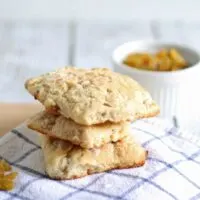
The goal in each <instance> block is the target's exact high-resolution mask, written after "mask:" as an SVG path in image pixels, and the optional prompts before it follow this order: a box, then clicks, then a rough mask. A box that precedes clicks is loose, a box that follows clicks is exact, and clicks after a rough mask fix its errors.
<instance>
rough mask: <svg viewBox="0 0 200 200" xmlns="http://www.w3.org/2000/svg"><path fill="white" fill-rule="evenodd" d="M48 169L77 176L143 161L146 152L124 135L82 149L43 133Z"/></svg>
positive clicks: (52, 173)
mask: <svg viewBox="0 0 200 200" xmlns="http://www.w3.org/2000/svg"><path fill="white" fill-rule="evenodd" d="M40 137H41V144H42V149H43V154H44V161H45V168H46V173H47V174H48V176H49V177H51V178H53V179H59V180H64V179H75V178H80V177H84V176H87V175H89V174H94V173H99V172H104V171H107V170H111V169H123V168H131V167H139V166H142V165H144V163H145V160H146V157H147V152H146V151H145V149H144V148H143V147H141V146H140V145H138V144H137V143H135V142H134V141H133V139H131V138H130V137H129V138H124V139H123V140H121V141H118V142H116V143H108V144H105V145H103V146H102V147H100V148H94V149H83V148H81V147H79V146H75V145H72V144H71V143H69V142H66V141H62V140H58V139H52V138H51V137H48V136H44V135H41V136H40Z"/></svg>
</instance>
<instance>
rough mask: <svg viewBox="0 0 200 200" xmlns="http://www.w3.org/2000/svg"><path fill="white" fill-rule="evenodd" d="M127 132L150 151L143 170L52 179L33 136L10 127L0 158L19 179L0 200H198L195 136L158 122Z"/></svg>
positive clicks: (0, 142) (199, 148) (199, 163)
mask: <svg viewBox="0 0 200 200" xmlns="http://www.w3.org/2000/svg"><path fill="white" fill-rule="evenodd" d="M132 132H133V133H134V136H135V137H136V139H137V140H138V141H139V142H140V143H141V144H142V145H143V146H144V147H145V148H146V149H147V150H148V152H149V155H148V160H147V162H146V164H145V165H144V166H143V167H140V168H135V169H122V170H113V171H109V172H106V173H100V174H96V175H91V176H88V177H85V178H81V179H76V180H70V181H55V180H51V179H49V178H47V176H46V175H45V172H44V166H43V157H42V153H41V148H40V146H39V145H38V141H37V134H35V133H33V132H32V131H31V130H29V129H28V128H26V126H25V124H23V125H21V126H19V127H18V128H16V129H13V130H12V131H11V132H10V133H8V134H6V135H5V136H4V137H2V138H0V158H1V159H5V160H6V161H8V162H9V163H10V164H11V165H12V166H13V168H14V170H15V171H18V172H19V175H18V177H17V179H16V186H15V189H14V190H12V191H9V192H6V191H0V200H15V199H16V200H65V199H71V200H73V199H76V200H79V199H80V200H86V199H89V200H90V199H94V200H104V199H127V200H129V199H133V200H165V199H166V200H171V199H180V200H197V199H200V144H199V142H198V137H196V140H195V141H194V140H193V141H191V140H189V139H188V138H192V137H191V135H189V134H190V133H189V132H188V133H187V134H183V132H182V131H180V129H177V128H175V127H173V125H172V124H171V123H169V122H167V121H165V120H161V119H158V118H154V119H148V120H140V121H138V122H135V123H133V124H132ZM187 136H188V137H187Z"/></svg>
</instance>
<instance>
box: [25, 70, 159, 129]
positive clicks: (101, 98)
mask: <svg viewBox="0 0 200 200" xmlns="http://www.w3.org/2000/svg"><path fill="white" fill-rule="evenodd" d="M25 87H26V88H27V90H28V91H29V92H30V93H31V94H32V95H33V96H34V97H35V98H36V99H38V100H39V101H40V102H41V103H42V104H43V105H44V106H45V107H46V109H47V110H48V111H49V112H53V113H54V114H57V113H60V114H62V115H64V116H65V117H67V118H71V119H72V120H74V121H75V122H76V123H78V124H83V125H92V124H100V123H104V122H106V121H110V122H113V123H118V122H121V121H133V120H136V119H139V118H145V117H152V116H155V115H156V114H158V113H159V107H158V106H157V105H156V103H155V102H154V101H153V100H152V98H151V96H150V94H149V93H148V92H147V91H146V90H145V89H144V88H143V87H141V86H140V85H139V84H138V83H137V82H136V81H134V80H133V79H131V78H130V77H128V76H125V75H121V74H118V73H115V72H112V71H111V70H109V69H106V68H95V69H90V70H89V69H78V68H73V67H66V68H62V69H59V70H57V71H55V72H50V73H47V74H44V75H41V76H39V77H36V78H32V79H29V80H28V81H26V83H25Z"/></svg>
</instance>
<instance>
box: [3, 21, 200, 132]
mask: <svg viewBox="0 0 200 200" xmlns="http://www.w3.org/2000/svg"><path fill="white" fill-rule="evenodd" d="M199 35H200V21H199V22H183V21H173V22H170V21H168V22H166V21H165V22H164V21H129V22H105V21H104V22H81V23H77V22H65V21H62V22H39V21H38V22H17V23H14V22H9V21H6V22H4V21H0V102H2V103H5V102H6V103H12V104H13V103H14V104H13V105H11V104H1V103H0V117H1V120H0V132H1V133H2V132H5V131H7V130H9V129H10V128H11V127H14V126H16V125H17V124H19V123H21V122H22V121H23V120H24V119H26V118H27V117H28V116H30V115H32V114H33V113H34V112H35V111H36V110H37V109H35V107H34V106H32V105H22V104H21V105H16V103H34V102H35V100H34V99H33V98H32V97H31V95H29V94H28V92H27V91H26V90H25V89H24V82H25V80H27V79H28V78H29V77H32V76H36V75H39V74H42V73H44V72H47V71H51V70H53V69H56V68H58V67H62V66H65V65H76V66H78V67H105V66H106V67H110V68H112V62H111V54H112V51H113V49H114V48H115V47H116V46H118V45H120V44H122V43H124V42H127V41H130V40H138V39H154V40H168V41H176V42H181V43H186V44H188V45H190V46H193V47H195V48H197V49H198V50H200V40H199ZM24 106H25V107H24ZM183 115H184V116H187V114H183Z"/></svg>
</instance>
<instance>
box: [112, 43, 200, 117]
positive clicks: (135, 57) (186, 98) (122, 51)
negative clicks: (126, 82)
mask: <svg viewBox="0 0 200 200" xmlns="http://www.w3.org/2000/svg"><path fill="white" fill-rule="evenodd" d="M112 63H113V67H114V70H115V71H116V72H119V73H122V74H125V75H128V76H130V77H132V78H133V79H135V80H136V81H138V82H139V83H140V84H142V85H143V87H145V88H146V89H147V90H149V92H150V93H151V94H152V97H153V98H154V99H155V100H156V101H157V103H158V104H159V105H160V108H161V116H163V117H173V116H175V115H176V116H179V115H184V114H185V115H187V116H189V115H190V114H191V115H190V116H192V115H193V114H194V113H197V107H198V108H199V102H200V93H199V92H198V93H197V92H194V90H195V91H197V90H199V86H200V78H199V77H200V64H199V63H200V54H199V52H198V51H197V50H196V49H195V48H193V47H189V46H187V45H184V44H180V43H174V42H173V43H170V42H164V41H154V40H151V41H145V40H140V41H131V42H127V43H124V44H122V45H120V46H119V47H117V48H116V49H115V50H114V51H113V54H112ZM191 99H192V102H193V103H192V105H191ZM199 113H200V108H199Z"/></svg>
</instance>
